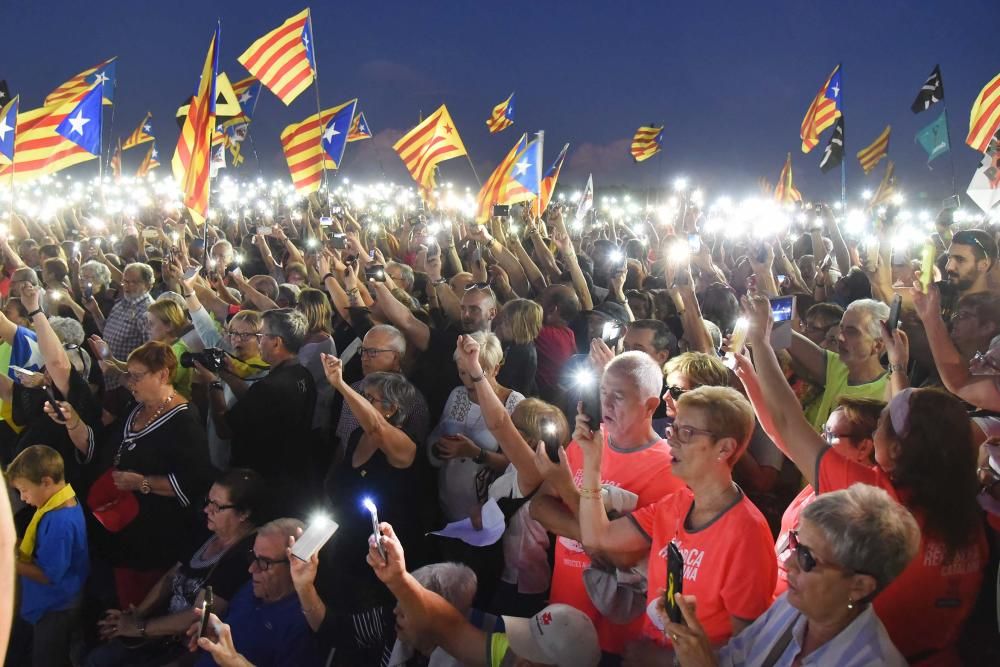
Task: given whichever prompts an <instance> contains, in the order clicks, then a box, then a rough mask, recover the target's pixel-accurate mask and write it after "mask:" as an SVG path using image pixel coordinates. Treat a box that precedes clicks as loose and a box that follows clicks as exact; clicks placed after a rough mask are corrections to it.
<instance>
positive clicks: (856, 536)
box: [802, 484, 920, 592]
mask: <svg viewBox="0 0 1000 667" xmlns="http://www.w3.org/2000/svg"><path fill="white" fill-rule="evenodd" d="M802 518H803V519H806V520H808V521H810V522H812V523H813V524H815V525H816V527H817V528H819V529H820V530H821V531H822V532H823V534H824V535H825V536H826V539H827V541H828V542H829V543H830V547H831V548H832V550H833V557H834V559H835V560H836V562H837V564H838V565H840V566H842V567H844V568H847V569H849V570H853V571H854V572H858V573H862V572H863V573H865V574H869V575H871V576H872V577H874V578H875V581H876V586H877V588H876V592H878V591H881V590H883V589H884V588H885V587H886V586H888V585H889V584H890V583H891V582H892V580H893V579H895V578H896V577H897V576H899V573H900V572H902V571H903V569H904V568H906V566H907V565H908V564H909V562H910V561H911V560H913V557H914V556H915V555H916V553H917V549H918V548H919V546H920V527H919V526H918V525H917V522H916V520H915V519H914V518H913V515H912V514H910V512H909V510H907V509H906V508H905V507H903V506H902V505H900V504H899V503H897V502H896V501H895V500H893V499H892V498H891V497H890V496H889V494H888V493H886V492H885V491H884V490H883V489H880V488H878V487H875V486H868V485H867V484H854V485H852V486H850V487H849V488H846V489H842V490H840V491H831V492H829V493H822V494H820V495H818V496H816V500H814V501H813V502H812V503H810V504H809V505H807V506H806V508H805V509H804V510H802Z"/></svg>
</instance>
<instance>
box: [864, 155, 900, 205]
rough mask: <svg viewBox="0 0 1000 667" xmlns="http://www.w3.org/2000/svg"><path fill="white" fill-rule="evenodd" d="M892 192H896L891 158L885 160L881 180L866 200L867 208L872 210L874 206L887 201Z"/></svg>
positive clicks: (894, 170)
mask: <svg viewBox="0 0 1000 667" xmlns="http://www.w3.org/2000/svg"><path fill="white" fill-rule="evenodd" d="M894 194H896V165H895V164H894V163H893V161H892V160H886V163H885V173H884V174H883V175H882V182H881V183H879V184H878V190H876V191H875V194H874V195H873V196H872V198H871V200H870V201H869V202H868V209H869V210H872V209H874V208H875V207H876V206H881V205H883V204H886V203H888V202H889V201H891V200H892V196H893V195H894Z"/></svg>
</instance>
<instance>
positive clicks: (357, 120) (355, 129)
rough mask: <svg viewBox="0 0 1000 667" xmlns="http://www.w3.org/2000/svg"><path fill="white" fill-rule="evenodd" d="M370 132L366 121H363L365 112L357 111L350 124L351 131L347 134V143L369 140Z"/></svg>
mask: <svg viewBox="0 0 1000 667" xmlns="http://www.w3.org/2000/svg"><path fill="white" fill-rule="evenodd" d="M371 138H372V131H371V130H370V129H369V128H368V121H367V120H366V119H365V112H364V111H359V112H358V113H356V114H354V120H353V121H352V122H351V131H350V132H348V133H347V140H348V141H361V140H362V139H371Z"/></svg>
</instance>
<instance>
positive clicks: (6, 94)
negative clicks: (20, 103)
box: [0, 79, 10, 107]
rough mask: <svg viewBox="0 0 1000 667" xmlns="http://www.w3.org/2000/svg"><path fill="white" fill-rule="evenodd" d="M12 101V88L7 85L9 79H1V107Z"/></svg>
mask: <svg viewBox="0 0 1000 667" xmlns="http://www.w3.org/2000/svg"><path fill="white" fill-rule="evenodd" d="M9 103H10V88H8V87H7V79H0V107H2V106H6V105H7V104H9Z"/></svg>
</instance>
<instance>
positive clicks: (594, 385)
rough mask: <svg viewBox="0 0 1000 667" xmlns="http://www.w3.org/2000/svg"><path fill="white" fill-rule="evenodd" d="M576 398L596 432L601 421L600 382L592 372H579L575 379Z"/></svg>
mask: <svg viewBox="0 0 1000 667" xmlns="http://www.w3.org/2000/svg"><path fill="white" fill-rule="evenodd" d="M576 391H577V398H578V399H579V400H580V402H581V403H583V414H584V416H585V417H586V418H587V420H588V421H589V422H590V428H591V430H593V431H596V430H597V429H598V428H599V427H600V424H601V420H602V419H603V416H602V413H601V382H600V379H599V378H598V376H597V373H595V372H594V371H592V370H581V371H580V373H579V374H578V375H577V377H576Z"/></svg>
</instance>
